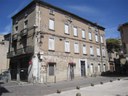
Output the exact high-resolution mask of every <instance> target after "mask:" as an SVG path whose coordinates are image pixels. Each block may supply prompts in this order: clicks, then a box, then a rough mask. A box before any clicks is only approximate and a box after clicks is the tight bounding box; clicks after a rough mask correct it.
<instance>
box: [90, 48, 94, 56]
mask: <svg viewBox="0 0 128 96" xmlns="http://www.w3.org/2000/svg"><path fill="white" fill-rule="evenodd" d="M90 55H94V53H93V47H92V46H90Z"/></svg>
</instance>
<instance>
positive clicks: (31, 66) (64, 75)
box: [8, 1, 109, 83]
mask: <svg viewBox="0 0 128 96" xmlns="http://www.w3.org/2000/svg"><path fill="white" fill-rule="evenodd" d="M12 20H13V32H12V39H11V44H10V49H9V53H8V58H10V69H11V70H12V71H11V76H12V79H17V80H27V81H30V82H41V83H46V82H57V81H61V80H71V79H74V78H77V77H85V76H96V75H100V74H101V72H105V71H107V70H108V68H109V67H108V58H107V52H106V41H105V35H104V34H105V32H104V29H105V28H104V27H102V26H99V25H97V24H95V23H92V22H90V21H88V20H86V19H83V18H81V17H79V16H77V15H74V14H72V13H70V12H68V11H65V10H63V9H60V8H58V7H55V6H53V5H51V4H48V3H46V2H42V1H32V2H31V3H30V4H29V5H27V6H26V7H25V8H24V9H22V10H21V11H20V12H18V13H17V14H16V15H15V16H13V17H12Z"/></svg>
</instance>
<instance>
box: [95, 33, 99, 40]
mask: <svg viewBox="0 0 128 96" xmlns="http://www.w3.org/2000/svg"><path fill="white" fill-rule="evenodd" d="M95 39H96V42H98V35H97V34H96V35H95Z"/></svg>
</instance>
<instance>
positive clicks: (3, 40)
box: [0, 34, 10, 74]
mask: <svg viewBox="0 0 128 96" xmlns="http://www.w3.org/2000/svg"><path fill="white" fill-rule="evenodd" d="M9 36H10V34H7V35H2V34H1V35H0V74H1V73H3V72H5V71H7V70H8V68H9V59H7V52H8V48H9Z"/></svg>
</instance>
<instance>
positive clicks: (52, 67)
mask: <svg viewBox="0 0 128 96" xmlns="http://www.w3.org/2000/svg"><path fill="white" fill-rule="evenodd" d="M54 66H55V63H49V67H48V68H49V76H54V74H55V69H54Z"/></svg>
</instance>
